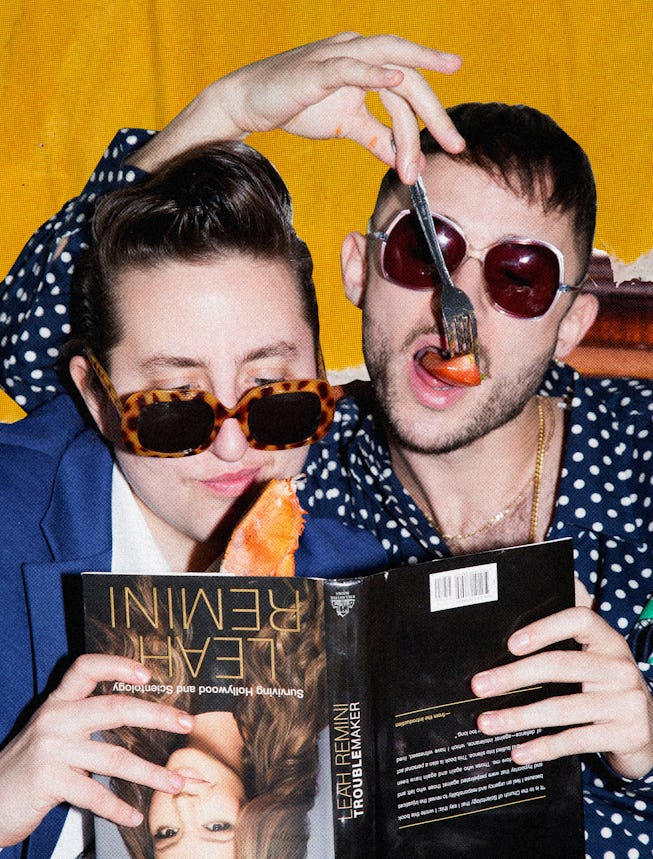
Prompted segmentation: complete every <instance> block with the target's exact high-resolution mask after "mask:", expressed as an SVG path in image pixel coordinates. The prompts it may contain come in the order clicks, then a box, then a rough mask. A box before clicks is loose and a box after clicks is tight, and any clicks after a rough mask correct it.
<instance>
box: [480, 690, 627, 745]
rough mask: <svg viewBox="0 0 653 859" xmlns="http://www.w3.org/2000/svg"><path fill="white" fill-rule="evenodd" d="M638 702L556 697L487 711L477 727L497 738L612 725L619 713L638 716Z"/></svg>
mask: <svg viewBox="0 0 653 859" xmlns="http://www.w3.org/2000/svg"><path fill="white" fill-rule="evenodd" d="M639 703H641V702H638V701H637V700H636V696H635V695H630V696H624V695H623V694H622V693H619V694H605V693H601V694H599V693H591V694H590V693H578V694H575V695H560V696H557V697H553V698H544V699H543V700H542V701H536V702H534V703H532V704H526V705H524V706H522V707H507V708H506V709H502V710H487V711H485V712H484V713H481V714H480V715H479V717H478V727H479V730H481V731H483V733H484V734H491V735H497V734H505V733H516V732H518V731H527V730H530V729H532V728H558V727H563V726H565V725H579V724H583V725H584V724H591V723H594V722H597V723H602V724H608V723H611V724H613V725H614V724H616V723H617V718H618V719H619V720H620V719H621V717H622V713H631V714H634V715H637V716H641V708H640V706H639ZM622 704H623V707H624V708H623V710H622V709H621V705H622ZM602 748H606V747H602Z"/></svg>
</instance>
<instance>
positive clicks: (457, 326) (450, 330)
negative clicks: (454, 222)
mask: <svg viewBox="0 0 653 859" xmlns="http://www.w3.org/2000/svg"><path fill="white" fill-rule="evenodd" d="M409 189H410V197H411V200H412V201H413V206H414V207H415V212H416V214H417V219H418V221H419V223H420V227H421V228H422V232H423V233H424V238H425V239H426V243H427V245H428V247H429V251H430V252H431V256H432V257H433V262H434V263H435V267H436V269H437V272H438V275H439V276H440V282H441V284H442V291H441V293H440V311H441V313H442V320H443V322H444V332H445V336H446V338H447V349H448V350H449V354H450V355H451V356H454V355H468V354H469V353H470V352H473V353H474V356H475V357H476V358H477V359H478V355H477V343H476V336H477V335H476V317H475V315H474V307H473V305H472V302H471V301H470V299H469V296H467V295H466V293H464V292H463V291H462V289H459V288H458V287H457V286H456V285H455V284H454V282H453V281H452V280H451V275H450V274H449V271H448V269H447V265H446V263H445V261H444V257H443V256H442V250H441V249H440V245H439V243H438V237H437V235H436V232H435V227H434V226H433V216H432V215H431V208H430V206H429V201H428V198H427V196H426V189H425V188H424V182H423V181H422V177H421V176H418V178H417V182H416V183H415V184H414V185H410V186H409Z"/></svg>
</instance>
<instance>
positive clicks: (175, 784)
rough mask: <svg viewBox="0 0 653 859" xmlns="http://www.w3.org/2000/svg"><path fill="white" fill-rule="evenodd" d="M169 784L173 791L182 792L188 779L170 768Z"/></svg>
mask: <svg viewBox="0 0 653 859" xmlns="http://www.w3.org/2000/svg"><path fill="white" fill-rule="evenodd" d="M168 785H169V787H170V792H171V793H181V791H182V790H183V789H184V788H185V787H186V779H185V778H184V777H183V775H179V774H178V773H176V772H173V771H172V770H168Z"/></svg>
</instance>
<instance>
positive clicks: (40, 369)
mask: <svg viewBox="0 0 653 859" xmlns="http://www.w3.org/2000/svg"><path fill="white" fill-rule="evenodd" d="M152 134H153V132H150V131H142V130H139V129H134V130H131V129H123V130H122V131H119V132H118V134H117V135H116V136H115V137H114V139H113V140H112V141H111V143H110V144H109V147H108V148H107V150H106V152H105V153H104V155H103V157H102V160H101V161H100V163H99V164H98V166H97V168H96V169H95V171H94V172H93V174H92V176H91V178H90V179H89V181H88V183H87V184H86V186H85V188H84V190H83V191H82V193H81V194H80V195H79V197H76V198H75V199H73V200H71V201H70V202H68V203H67V204H66V205H65V206H64V208H63V209H62V210H61V211H60V212H58V213H57V214H56V215H54V217H52V218H50V220H49V221H47V222H46V223H45V224H43V226H42V227H41V228H40V229H39V230H38V231H37V232H36V233H35V234H34V235H33V236H32V238H31V239H30V241H29V242H28V243H27V245H26V246H25V248H24V249H23V251H22V253H21V255H20V257H19V258H18V260H17V261H16V263H15V264H14V265H13V266H12V268H11V271H10V272H9V274H8V275H7V276H6V278H5V279H4V281H3V282H2V286H0V368H1V371H2V384H3V387H4V388H5V390H6V391H7V393H9V394H10V395H11V396H12V397H13V398H14V399H15V400H16V402H17V403H19V405H21V406H22V407H23V408H24V409H25V410H26V411H28V412H30V411H32V409H34V408H35V407H36V406H37V405H39V404H40V403H42V402H44V401H46V400H48V399H50V398H52V397H53V396H54V395H55V394H56V393H59V392H60V391H61V390H62V389H63V387H62V383H61V380H60V378H59V375H58V373H57V369H56V364H57V359H58V358H59V354H60V352H61V347H62V346H63V344H64V343H65V341H66V340H67V339H68V336H69V334H70V315H69V307H70V282H71V277H72V273H73V270H74V264H75V260H76V259H77V257H78V256H79V254H80V253H81V252H82V250H84V248H86V247H87V243H88V230H89V219H90V217H91V216H92V214H93V210H94V206H95V201H96V200H97V198H98V197H99V196H101V195H102V194H106V193H107V191H111V190H114V189H115V188H119V187H121V186H122V185H124V184H127V183H129V182H134V181H136V180H137V179H138V178H139V177H140V176H142V175H143V174H142V173H141V171H137V170H136V169H130V168H129V167H127V168H125V169H123V161H124V159H125V157H126V156H127V154H129V153H130V152H131V151H132V150H134V149H135V148H137V147H139V146H141V145H142V144H143V143H144V142H145V141H146V140H148V139H149V138H150V137H151V135H152Z"/></svg>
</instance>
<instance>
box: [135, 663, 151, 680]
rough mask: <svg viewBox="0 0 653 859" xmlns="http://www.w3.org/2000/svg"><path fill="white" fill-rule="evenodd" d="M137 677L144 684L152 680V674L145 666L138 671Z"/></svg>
mask: <svg viewBox="0 0 653 859" xmlns="http://www.w3.org/2000/svg"><path fill="white" fill-rule="evenodd" d="M136 676H137V677H138V679H139V680H140V681H141V682H142V683H147V681H148V680H149V679H150V672H149V671H148V670H147V668H145V667H144V666H141V668H137V669H136Z"/></svg>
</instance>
